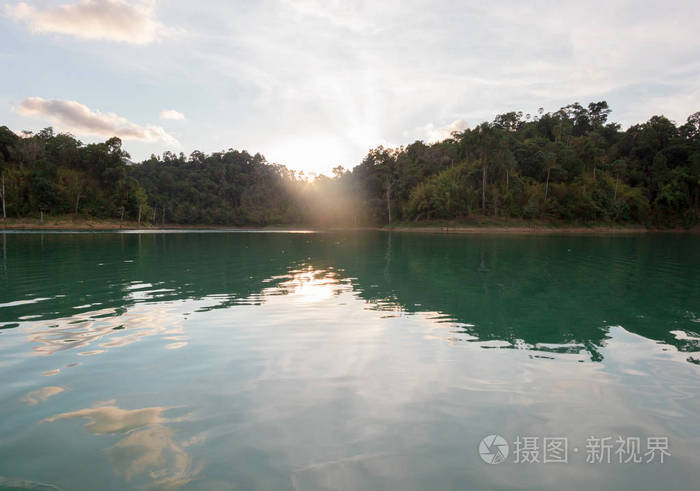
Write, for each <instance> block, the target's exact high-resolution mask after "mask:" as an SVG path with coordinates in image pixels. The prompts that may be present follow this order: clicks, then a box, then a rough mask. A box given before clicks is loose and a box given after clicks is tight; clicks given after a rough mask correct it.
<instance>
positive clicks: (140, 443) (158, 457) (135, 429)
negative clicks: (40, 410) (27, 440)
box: [44, 401, 201, 488]
mask: <svg viewBox="0 0 700 491" xmlns="http://www.w3.org/2000/svg"><path fill="white" fill-rule="evenodd" d="M168 409H169V408H165V407H146V408H141V409H131V410H129V409H122V408H120V407H118V406H116V405H114V401H108V402H105V403H102V405H100V406H96V407H92V408H85V409H80V410H78V411H72V412H67V413H62V414H58V415H56V416H52V417H50V418H47V419H45V420H44V422H46V423H52V422H55V421H59V420H65V419H74V418H83V419H88V420H89V421H88V423H86V424H85V426H84V427H85V429H86V430H87V431H89V432H90V433H92V434H94V435H111V434H119V433H125V434H126V436H125V437H124V438H122V439H121V440H119V441H118V442H117V443H115V444H114V445H112V446H111V447H109V448H107V455H108V456H109V460H110V462H111V464H112V468H113V469H114V472H115V473H116V474H118V475H120V476H121V477H122V478H123V479H124V480H125V481H127V482H128V483H132V484H135V485H149V486H155V487H158V488H173V487H178V486H182V485H184V484H187V483H188V482H190V481H191V479H192V478H193V477H194V476H195V475H197V473H198V472H199V470H200V469H201V466H196V465H193V463H192V458H191V457H190V455H189V454H188V453H187V451H186V450H185V448H186V447H187V446H188V444H187V443H179V442H177V441H176V439H175V432H174V431H173V430H172V429H171V428H168V427H167V426H166V425H165V424H166V423H168V422H174V421H176V420H174V419H169V418H166V417H165V412H166V411H167V410H168Z"/></svg>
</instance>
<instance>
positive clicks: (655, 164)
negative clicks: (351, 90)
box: [341, 101, 700, 227]
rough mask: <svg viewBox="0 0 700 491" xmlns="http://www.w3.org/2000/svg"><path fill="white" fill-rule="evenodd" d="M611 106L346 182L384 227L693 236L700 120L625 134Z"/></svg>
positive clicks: (474, 138) (423, 155) (542, 119)
mask: <svg viewBox="0 0 700 491" xmlns="http://www.w3.org/2000/svg"><path fill="white" fill-rule="evenodd" d="M609 113H610V109H609V107H608V104H607V103H606V102H604V101H603V102H597V103H591V104H589V105H588V107H583V106H581V105H580V104H578V103H575V104H571V105H569V106H566V107H563V108H561V109H560V110H559V111H557V112H554V113H546V114H545V113H543V112H542V111H541V110H540V114H537V115H535V116H534V117H533V116H531V115H529V114H528V115H523V113H521V112H510V113H506V114H501V115H499V116H497V117H496V118H495V119H494V121H493V122H490V123H488V122H484V123H482V124H480V125H478V126H476V127H475V128H472V129H467V130H465V131H463V132H460V133H454V134H453V135H452V138H450V139H447V140H445V141H442V142H439V143H435V144H432V145H426V144H424V143H423V142H420V141H418V142H415V143H412V144H411V145H408V146H407V147H405V148H403V147H402V148H399V149H384V148H381V147H380V148H377V149H375V150H372V151H370V152H369V154H368V155H367V157H366V158H365V159H364V161H363V162H362V163H361V164H360V165H358V166H357V167H355V168H354V169H353V170H352V171H350V172H346V173H344V174H343V176H342V178H341V180H343V181H345V182H347V187H348V188H353V189H358V188H359V189H361V190H362V191H363V192H364V194H363V195H362V203H363V205H364V208H365V210H366V212H367V213H369V215H370V217H371V218H372V219H374V220H375V221H376V222H385V223H386V222H389V220H390V219H394V220H404V221H405V220H426V219H455V218H466V217H470V216H474V215H481V216H484V215H485V216H493V217H508V218H510V217H513V218H521V219H533V218H537V219H558V220H563V221H576V222H616V223H624V222H633V223H640V224H645V225H648V226H654V227H668V226H690V225H692V224H694V223H696V222H697V219H698V211H699V204H700V203H699V201H700V113H695V114H693V115H692V116H690V117H689V118H688V120H687V122H686V123H685V124H683V125H681V126H677V125H675V124H674V123H673V122H672V121H670V120H668V119H667V118H665V117H663V116H654V117H652V118H651V119H650V120H649V121H647V122H646V123H642V124H637V125H634V126H632V127H630V128H629V129H627V130H626V131H621V129H620V125H619V124H617V123H609V122H608V121H607V118H608V115H609Z"/></svg>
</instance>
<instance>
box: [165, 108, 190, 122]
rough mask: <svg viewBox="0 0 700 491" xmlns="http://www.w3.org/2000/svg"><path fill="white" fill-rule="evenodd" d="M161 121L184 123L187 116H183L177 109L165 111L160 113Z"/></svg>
mask: <svg viewBox="0 0 700 491" xmlns="http://www.w3.org/2000/svg"><path fill="white" fill-rule="evenodd" d="M160 119H171V120H174V121H182V120H184V119H185V115H184V114H182V113H181V112H180V111H176V110H175V109H163V110H162V111H161V112H160Z"/></svg>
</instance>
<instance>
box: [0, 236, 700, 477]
mask: <svg viewBox="0 0 700 491" xmlns="http://www.w3.org/2000/svg"><path fill="white" fill-rule="evenodd" d="M0 235H2V237H1V238H0V240H2V244H0V245H1V247H2V262H1V263H0V476H2V477H0V489H15V488H17V489H19V488H21V489H26V488H30V489H57V488H58V489H63V490H94V489H114V490H121V489H132V488H134V489H141V488H178V487H179V488H180V489H269V490H284V489H372V490H381V489H401V490H406V489H430V490H435V491H436V490H443V489H552V490H554V489H557V490H558V489H604V488H605V489H635V490H646V489H649V490H652V489H660V488H662V489H669V490H670V489H695V488H696V487H697V481H698V478H699V477H700V471H699V469H700V365H699V364H700V353H699V351H700V336H699V335H698V332H700V254H698V252H699V251H700V237H698V236H693V235H645V236H619V237H618V236H615V237H589V236H578V237H572V236H569V237H549V236H548V237H541V236H482V235H479V236H469V235H456V236H446V235H422V234H408V233H403V234H402V233H391V234H390V233H382V232H376V233H241V232H216V233H206V232H189V233H177V232H174V233H172V232H171V233H72V234H68V233H5V234H0ZM488 435H501V436H502V437H503V441H504V442H505V443H506V444H507V446H508V455H507V456H506V455H505V448H504V447H503V446H502V445H501V444H500V443H499V442H500V440H498V441H497V440H494V439H493V438H492V439H490V440H487V444H486V447H485V449H486V450H484V447H483V446H480V442H481V440H482V439H483V438H484V437H487V436H488ZM545 438H547V441H546V442H545ZM605 438H609V440H604V439H605ZM635 439H638V440H635ZM553 442H558V443H559V444H561V443H562V442H564V443H566V447H562V446H561V445H560V446H559V447H558V448H559V452H558V453H556V452H555V450H556V448H555V447H552V444H553ZM618 442H620V443H619V444H618ZM635 442H637V443H639V445H638V446H635V445H636V444H635ZM496 443H499V444H498V445H496ZM623 443H624V445H623ZM562 448H565V449H566V452H565V453H564V454H562V452H561V450H562ZM596 448H598V449H600V450H603V451H602V452H599V453H596ZM496 449H497V450H496ZM528 450H529V453H527V451H528ZM545 450H547V452H545ZM498 451H500V454H499V453H498ZM545 453H547V454H548V455H545ZM606 453H607V454H609V455H606ZM563 455H564V456H566V461H565V462H562V461H561V460H562V459H561V457H562V456H563ZM535 457H537V459H535ZM545 457H548V459H547V460H548V461H547V462H544V460H545ZM553 457H554V460H556V458H559V461H553ZM598 457H600V459H599V458H598ZM622 457H624V459H623V458H622ZM637 457H639V458H637ZM661 458H664V462H663V463H662V462H661V461H660V460H661ZM626 459H627V460H629V461H628V462H626V463H624V462H623V463H620V460H623V461H624V460H626ZM494 460H496V461H500V460H503V462H501V463H499V464H495V465H493V464H489V463H486V461H490V462H493V461H494ZM527 460H539V462H525V461H527ZM588 460H591V461H588ZM636 460H642V461H641V462H636ZM647 460H650V461H649V462H647Z"/></svg>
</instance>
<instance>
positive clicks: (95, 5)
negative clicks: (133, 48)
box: [5, 0, 164, 44]
mask: <svg viewBox="0 0 700 491" xmlns="http://www.w3.org/2000/svg"><path fill="white" fill-rule="evenodd" d="M154 10H155V1H136V2H133V1H132V2H127V1H126V0H79V1H78V2H77V3H70V4H64V5H59V6H56V7H48V6H46V7H42V6H38V7H35V6H34V5H29V4H27V3H25V2H19V3H16V4H8V5H5V12H6V13H7V15H8V16H10V17H12V18H14V19H16V20H19V21H23V22H25V23H26V24H27V25H28V27H29V29H30V30H31V31H33V32H39V33H57V34H67V35H71V36H75V37H78V38H82V39H97V40H106V41H117V42H124V43H133V44H148V43H152V42H153V41H156V40H157V39H158V38H159V36H160V35H161V34H162V33H163V32H164V27H163V25H162V24H160V23H158V22H156V21H155V20H154V19H153V14H154Z"/></svg>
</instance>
